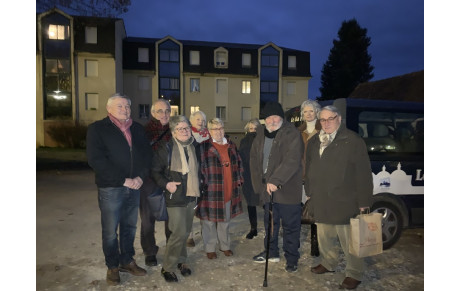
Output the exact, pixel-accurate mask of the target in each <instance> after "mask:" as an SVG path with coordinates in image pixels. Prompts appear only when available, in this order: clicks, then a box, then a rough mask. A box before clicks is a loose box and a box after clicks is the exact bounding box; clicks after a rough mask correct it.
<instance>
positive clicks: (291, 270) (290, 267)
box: [284, 265, 297, 273]
mask: <svg viewBox="0 0 460 291" xmlns="http://www.w3.org/2000/svg"><path fill="white" fill-rule="evenodd" d="M284 270H286V272H288V273H295V272H297V265H286V268H284Z"/></svg>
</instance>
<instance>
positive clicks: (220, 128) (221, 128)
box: [209, 127, 224, 130]
mask: <svg viewBox="0 0 460 291" xmlns="http://www.w3.org/2000/svg"><path fill="white" fill-rule="evenodd" d="M209 130H224V128H223V127H219V128H210V129H209Z"/></svg>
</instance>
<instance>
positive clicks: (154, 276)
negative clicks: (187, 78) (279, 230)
mask: <svg viewBox="0 0 460 291" xmlns="http://www.w3.org/2000/svg"><path fill="white" fill-rule="evenodd" d="M63 168H66V167H63ZM36 180H37V181H36V183H37V185H36V191H37V193H36V194H37V196H36V216H37V218H36V289H37V290H151V289H161V290H307V289H308V290H336V289H338V286H339V284H340V282H341V281H342V280H343V278H344V275H343V269H344V263H343V262H342V263H341V264H340V265H339V266H338V268H337V269H336V272H335V273H330V274H325V275H314V274H312V273H311V272H310V270H309V269H310V267H311V266H314V265H315V264H316V262H315V258H312V257H311V256H310V255H309V251H310V244H309V236H308V239H307V233H309V229H308V227H307V226H306V225H303V226H302V236H301V249H300V251H301V259H300V261H299V271H298V272H296V273H294V274H289V273H286V272H285V271H284V266H285V260H284V257H283V256H281V262H279V263H270V264H269V269H268V288H263V287H262V283H263V280H264V270H265V269H264V268H265V265H264V264H256V263H254V262H252V260H251V258H252V256H254V255H255V254H257V253H258V252H260V251H261V250H262V249H263V232H262V230H261V229H262V224H261V223H260V222H261V218H262V211H259V235H258V236H257V237H256V238H255V239H253V240H247V239H245V234H246V233H247V231H248V230H249V222H248V218H247V214H246V213H244V214H243V215H240V216H239V217H237V218H235V219H234V220H233V222H232V226H231V233H232V249H233V250H234V252H235V255H234V256H233V257H225V256H223V255H222V254H218V255H219V257H218V259H217V260H212V261H211V260H208V259H207V258H206V256H205V253H204V251H203V243H202V240H201V237H200V234H199V232H200V227H199V221H198V220H197V219H195V221H194V226H193V230H194V233H195V240H196V243H197V245H196V246H195V247H194V248H188V250H189V260H190V262H189V264H190V266H191V268H192V270H193V274H192V276H190V277H187V278H183V277H182V276H180V275H179V280H180V282H179V283H176V284H168V283H166V282H165V281H164V279H163V278H162V277H161V275H160V270H161V266H157V267H152V268H147V276H144V277H133V276H130V275H129V274H122V277H121V280H122V284H121V285H120V286H116V287H108V286H107V284H106V282H105V273H106V267H105V265H104V258H103V254H102V247H101V226H100V214H99V209H98V206H97V198H96V197H97V192H96V185H95V184H94V175H93V172H92V171H91V170H88V169H84V168H82V169H78V170H63V171H62V170H59V171H57V170H46V171H37V176H36ZM139 227H140V219H139V222H138V231H137V235H136V240H135V249H136V256H135V259H136V260H137V262H138V264H139V265H140V266H142V267H144V257H143V254H142V249H141V247H140V238H139ZM157 228H158V231H157V239H158V241H159V246H160V251H159V254H158V259H159V262H160V264H161V262H162V260H163V252H164V246H165V238H164V234H163V233H164V232H163V223H157ZM366 264H367V266H368V269H367V272H366V275H365V278H364V279H363V283H362V284H361V285H360V286H359V287H358V290H423V289H424V230H423V229H409V230H406V231H404V232H403V236H402V237H401V239H400V241H399V242H398V243H397V244H396V245H395V246H394V247H393V248H391V249H390V250H386V251H384V253H383V254H381V255H378V256H374V257H370V258H366ZM19 283H20V282H19ZM18 286H20V285H18ZM18 288H19V287H18Z"/></svg>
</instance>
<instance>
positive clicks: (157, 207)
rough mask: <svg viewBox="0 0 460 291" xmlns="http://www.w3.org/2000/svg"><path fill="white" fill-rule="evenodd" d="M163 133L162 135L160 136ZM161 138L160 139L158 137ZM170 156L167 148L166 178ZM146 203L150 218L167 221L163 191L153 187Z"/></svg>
mask: <svg viewBox="0 0 460 291" xmlns="http://www.w3.org/2000/svg"><path fill="white" fill-rule="evenodd" d="M163 135H164V133H163V134H162V136H163ZM160 138H161V137H160ZM171 154H172V149H170V148H169V147H168V176H169V175H170V171H171ZM147 201H148V203H149V207H150V212H151V213H152V216H153V217H154V218H155V220H157V221H166V220H168V210H167V209H166V198H165V190H164V189H163V188H161V187H160V186H158V185H155V188H154V190H153V191H152V193H151V194H150V195H149V196H147Z"/></svg>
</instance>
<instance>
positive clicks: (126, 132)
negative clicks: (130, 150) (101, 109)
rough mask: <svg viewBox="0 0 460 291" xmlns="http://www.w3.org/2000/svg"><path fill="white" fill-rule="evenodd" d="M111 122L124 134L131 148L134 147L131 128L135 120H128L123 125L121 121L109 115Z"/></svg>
mask: <svg viewBox="0 0 460 291" xmlns="http://www.w3.org/2000/svg"><path fill="white" fill-rule="evenodd" d="M108 116H109V118H110V120H111V121H112V122H113V124H115V125H116V126H117V127H118V128H119V129H120V130H121V132H123V135H124V136H125V138H126V140H127V141H128V144H129V146H130V147H131V146H132V138H131V131H130V130H129V128H130V127H131V125H132V124H133V120H132V119H131V118H129V119H128V120H126V121H125V122H124V123H121V122H120V120H118V119H116V118H115V117H114V116H113V115H112V114H110V113H109V114H108Z"/></svg>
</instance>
